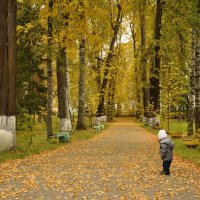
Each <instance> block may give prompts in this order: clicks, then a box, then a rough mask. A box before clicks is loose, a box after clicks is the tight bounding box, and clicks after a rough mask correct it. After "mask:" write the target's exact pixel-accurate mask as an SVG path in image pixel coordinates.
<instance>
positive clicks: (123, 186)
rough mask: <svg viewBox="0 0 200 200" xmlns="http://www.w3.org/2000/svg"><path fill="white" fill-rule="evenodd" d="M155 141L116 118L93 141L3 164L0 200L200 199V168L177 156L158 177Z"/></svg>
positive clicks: (144, 131)
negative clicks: (167, 171)
mask: <svg viewBox="0 0 200 200" xmlns="http://www.w3.org/2000/svg"><path fill="white" fill-rule="evenodd" d="M158 151H159V144H158V140H157V137H156V136H154V135H152V134H150V133H149V132H148V131H146V130H145V129H143V128H141V127H139V126H138V125H137V123H135V122H134V121H133V120H132V119H127V118H124V119H120V120H119V119H117V120H115V121H114V122H112V123H111V124H110V127H109V128H108V129H107V130H105V131H103V132H101V133H100V134H99V135H97V136H96V137H95V138H93V139H90V140H87V141H85V142H77V143H71V144H67V145H66V146H64V147H61V148H59V149H56V150H53V151H50V152H46V153H43V154H39V155H35V156H31V157H29V158H26V159H21V160H14V161H9V162H5V163H3V164H1V165H0V199H6V200H7V199H19V200H24V199H34V200H36V199H38V200H39V199H46V200H51V199H53V200H54V199H77V200H79V199H80V200H84V199H88V200H92V199H100V200H101V199H102V200H104V199H105V200H106V199H111V200H118V199H119V200H131V199H142V200H145V199H186V200H190V199H191V200H193V199H198V198H200V168H199V167H197V166H195V165H193V164H191V163H189V162H186V161H184V160H182V159H180V158H178V157H177V156H175V158H174V161H173V163H172V166H171V175H170V176H163V175H160V174H159V172H160V171H161V169H162V163H161V160H160V157H159V155H158Z"/></svg>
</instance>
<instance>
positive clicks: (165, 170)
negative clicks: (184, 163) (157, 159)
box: [163, 161, 172, 175]
mask: <svg viewBox="0 0 200 200" xmlns="http://www.w3.org/2000/svg"><path fill="white" fill-rule="evenodd" d="M171 163H172V161H163V173H164V174H165V175H170V170H169V169H170V165H171Z"/></svg>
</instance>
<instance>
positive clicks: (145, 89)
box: [140, 0, 149, 114]
mask: <svg viewBox="0 0 200 200" xmlns="http://www.w3.org/2000/svg"><path fill="white" fill-rule="evenodd" d="M140 9H141V11H140V13H141V14H140V30H141V32H140V34H141V71H142V83H143V88H142V90H143V107H144V114H145V109H146V108H147V107H148V105H149V89H148V81H147V55H146V16H145V10H146V0H143V1H142V2H141V8H140Z"/></svg>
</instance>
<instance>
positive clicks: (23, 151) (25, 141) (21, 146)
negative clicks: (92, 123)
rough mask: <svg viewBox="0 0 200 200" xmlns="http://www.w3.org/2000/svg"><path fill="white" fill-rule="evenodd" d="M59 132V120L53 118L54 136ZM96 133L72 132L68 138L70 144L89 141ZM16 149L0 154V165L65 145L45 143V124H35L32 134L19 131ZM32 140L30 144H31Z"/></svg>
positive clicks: (87, 131)
mask: <svg viewBox="0 0 200 200" xmlns="http://www.w3.org/2000/svg"><path fill="white" fill-rule="evenodd" d="M58 131H59V119H58V118H57V117H53V133H54V134H56V133H58ZM96 134H97V133H96V131H95V130H94V129H92V128H88V129H87V130H82V131H74V133H73V135H72V136H71V138H70V141H71V142H74V141H83V140H87V139H90V138H92V137H94V136H95V135H96ZM16 136H17V137H16V139H17V141H16V142H17V147H16V149H15V150H12V151H4V152H0V163H1V162H4V161H7V160H14V159H19V158H24V157H27V156H30V155H33V154H39V153H42V152H44V151H47V150H52V149H56V148H58V147H59V146H62V145H66V143H60V144H59V143H58V142H54V143H53V142H50V141H47V136H46V124H45V122H44V121H43V122H41V123H39V122H36V124H35V126H34V128H33V132H32V133H31V135H30V133H27V132H26V131H23V130H20V131H17V133H16ZM31 139H32V144H30V143H31Z"/></svg>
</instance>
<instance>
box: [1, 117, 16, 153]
mask: <svg viewBox="0 0 200 200" xmlns="http://www.w3.org/2000/svg"><path fill="white" fill-rule="evenodd" d="M15 141H16V116H4V115H2V116H0V151H4V150H9V149H11V148H13V147H15V143H16V142H15Z"/></svg>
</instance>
